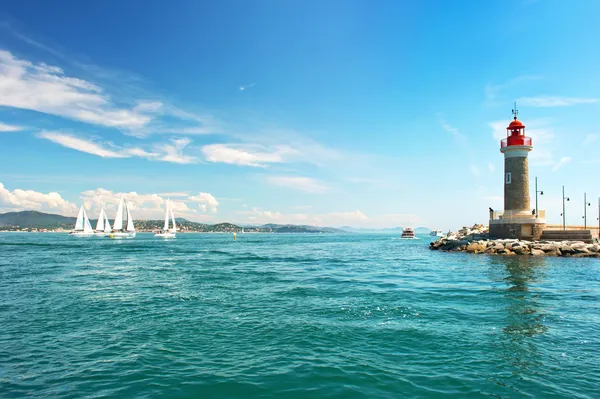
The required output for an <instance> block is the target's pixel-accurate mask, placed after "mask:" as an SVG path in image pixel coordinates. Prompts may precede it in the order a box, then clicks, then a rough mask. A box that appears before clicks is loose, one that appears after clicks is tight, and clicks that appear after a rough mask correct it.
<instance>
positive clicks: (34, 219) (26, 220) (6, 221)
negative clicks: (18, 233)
mask: <svg viewBox="0 0 600 399" xmlns="http://www.w3.org/2000/svg"><path fill="white" fill-rule="evenodd" d="M76 219H77V218H74V217H68V216H62V215H54V214H52V213H43V212H38V211H22V212H8V213H0V226H20V227H29V226H33V227H44V228H49V227H60V226H61V225H64V224H70V225H74V224H75V220H76Z"/></svg>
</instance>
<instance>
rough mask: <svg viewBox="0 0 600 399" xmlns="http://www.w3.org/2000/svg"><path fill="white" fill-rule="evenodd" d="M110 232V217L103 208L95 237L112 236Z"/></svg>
mask: <svg viewBox="0 0 600 399" xmlns="http://www.w3.org/2000/svg"><path fill="white" fill-rule="evenodd" d="M110 230H111V229H110V222H109V221H108V217H107V216H106V212H105V211H104V206H102V209H100V215H98V222H97V223H96V230H94V235H97V236H101V237H104V236H107V235H109V234H110Z"/></svg>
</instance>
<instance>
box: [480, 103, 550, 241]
mask: <svg viewBox="0 0 600 399" xmlns="http://www.w3.org/2000/svg"><path fill="white" fill-rule="evenodd" d="M513 115H514V118H513V120H512V121H511V122H510V124H509V125H508V127H507V128H506V138H505V139H502V141H501V142H500V152H501V153H502V154H504V212H491V213H490V216H491V217H490V235H491V236H493V237H497V238H523V239H539V237H540V236H541V234H542V231H543V230H544V228H545V227H546V222H545V220H544V215H545V212H543V211H542V212H538V215H537V216H536V214H535V212H532V209H531V206H530V202H529V161H528V158H527V157H528V155H529V152H530V151H531V150H532V149H533V145H532V142H531V137H527V136H526V135H525V125H524V124H523V123H521V121H519V120H518V119H517V115H518V111H517V109H516V106H515V109H513ZM540 215H541V216H542V217H541V218H540Z"/></svg>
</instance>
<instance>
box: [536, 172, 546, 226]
mask: <svg viewBox="0 0 600 399" xmlns="http://www.w3.org/2000/svg"><path fill="white" fill-rule="evenodd" d="M538 193H540V195H544V192H543V191H538V186H537V176H536V177H535V217H536V219H537V218H538V217H539V216H540V214H539V211H538Z"/></svg>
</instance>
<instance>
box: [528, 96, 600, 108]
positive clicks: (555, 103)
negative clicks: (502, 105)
mask: <svg viewBox="0 0 600 399" xmlns="http://www.w3.org/2000/svg"><path fill="white" fill-rule="evenodd" d="M596 102H598V100H597V99H595V98H577V97H553V96H539V97H522V98H519V99H518V100H517V104H522V105H525V106H529V107H569V106H572V105H577V104H592V103H596Z"/></svg>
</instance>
